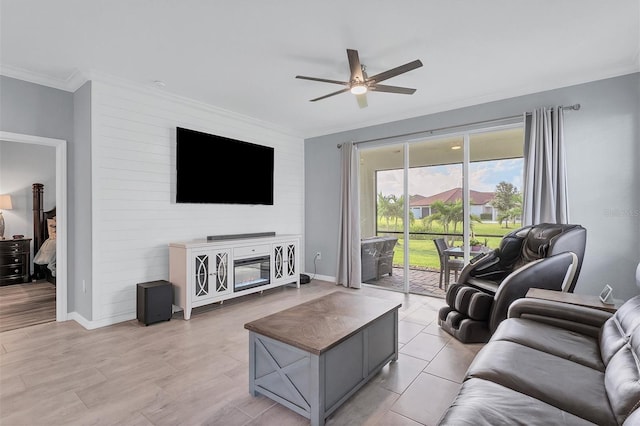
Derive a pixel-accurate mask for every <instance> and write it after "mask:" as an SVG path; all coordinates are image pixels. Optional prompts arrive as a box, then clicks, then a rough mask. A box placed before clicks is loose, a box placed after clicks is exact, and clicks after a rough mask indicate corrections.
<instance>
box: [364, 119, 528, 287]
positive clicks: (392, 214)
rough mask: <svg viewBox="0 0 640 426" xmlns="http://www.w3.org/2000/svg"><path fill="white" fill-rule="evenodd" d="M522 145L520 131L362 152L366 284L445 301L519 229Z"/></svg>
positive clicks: (491, 131) (443, 137) (489, 132)
mask: <svg viewBox="0 0 640 426" xmlns="http://www.w3.org/2000/svg"><path fill="white" fill-rule="evenodd" d="M523 140H524V138H523V129H522V125H521V124H520V123H518V124H516V125H509V126H503V127H500V128H492V129H479V130H474V131H468V132H462V133H457V134H451V135H441V136H438V137H427V138H421V139H414V140H406V141H403V142H396V143H389V144H378V145H377V146H366V145H363V146H362V147H360V148H359V153H360V200H361V205H360V212H361V220H360V224H361V234H362V238H363V241H362V253H361V255H362V264H363V282H364V283H365V284H369V285H376V286H380V287H384V288H388V289H392V290H399V291H404V292H411V293H419V294H427V295H433V296H438V297H443V296H444V294H445V292H446V288H447V285H448V284H449V283H451V282H455V280H456V279H457V276H458V272H459V270H460V267H457V266H456V265H460V264H461V263H462V261H464V262H468V261H469V260H470V259H471V258H472V257H473V256H476V255H478V254H479V253H482V252H483V251H487V250H491V249H493V248H495V247H496V246H497V245H498V244H499V242H500V239H501V237H502V235H504V234H505V233H507V232H509V231H510V230H512V229H513V227H514V226H517V225H518V224H519V222H518V221H519V211H520V210H519V208H520V204H519V200H520V198H519V197H520V196H519V191H520V188H521V181H522V164H523V161H522V155H523V143H524V142H523ZM389 240H393V243H391V242H389ZM385 242H386V243H387V245H386V247H385V244H384V243H385ZM391 246H392V247H393V249H392V252H391V253H390V251H389V250H390V247H391ZM452 260H453V261H452ZM389 263H391V267H390V268H388V267H387V265H388V264H389ZM381 268H382V269H381ZM385 268H386V269H385Z"/></svg>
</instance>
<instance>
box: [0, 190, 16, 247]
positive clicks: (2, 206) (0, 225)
mask: <svg viewBox="0 0 640 426" xmlns="http://www.w3.org/2000/svg"><path fill="white" fill-rule="evenodd" d="M12 208H13V205H12V204H11V195H9V194H2V195H0V240H4V217H3V216H2V210H11V209H12Z"/></svg>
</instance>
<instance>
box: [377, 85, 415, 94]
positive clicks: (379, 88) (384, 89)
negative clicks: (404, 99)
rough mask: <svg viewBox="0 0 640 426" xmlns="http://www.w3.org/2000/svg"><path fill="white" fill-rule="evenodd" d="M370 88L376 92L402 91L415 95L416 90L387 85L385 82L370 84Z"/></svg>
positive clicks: (401, 92)
mask: <svg viewBox="0 0 640 426" xmlns="http://www.w3.org/2000/svg"><path fill="white" fill-rule="evenodd" d="M369 90H372V91H376V92H387V93H400V94H403V95H413V94H414V93H415V91H416V89H410V88H408V87H398V86H387V85H384V84H374V85H371V86H369Z"/></svg>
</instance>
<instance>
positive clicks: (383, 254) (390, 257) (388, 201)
mask: <svg viewBox="0 0 640 426" xmlns="http://www.w3.org/2000/svg"><path fill="white" fill-rule="evenodd" d="M404 151H405V144H397V145H395V144H394V145H386V146H382V147H377V148H369V149H366V148H364V149H360V150H359V152H360V234H361V237H362V243H361V262H362V282H363V283H366V284H371V285H376V286H380V287H384V288H386V289H389V290H395V291H402V292H406V280H405V278H404V275H405V260H404V259H405V258H404V253H405V250H404V246H405V229H406V227H405V225H406V214H405V212H406V210H405V201H404V193H405V181H406V179H405V178H404V163H405V160H404V157H405V153H404Z"/></svg>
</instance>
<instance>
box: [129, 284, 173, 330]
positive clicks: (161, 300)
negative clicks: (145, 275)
mask: <svg viewBox="0 0 640 426" xmlns="http://www.w3.org/2000/svg"><path fill="white" fill-rule="evenodd" d="M136 302H137V303H136V304H137V314H138V321H140V322H142V323H144V325H149V324H153V323H156V322H160V321H169V320H170V319H171V314H172V312H171V311H172V304H173V286H172V285H171V283H170V282H169V281H150V282H147V283H139V284H138V288H137V293H136Z"/></svg>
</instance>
